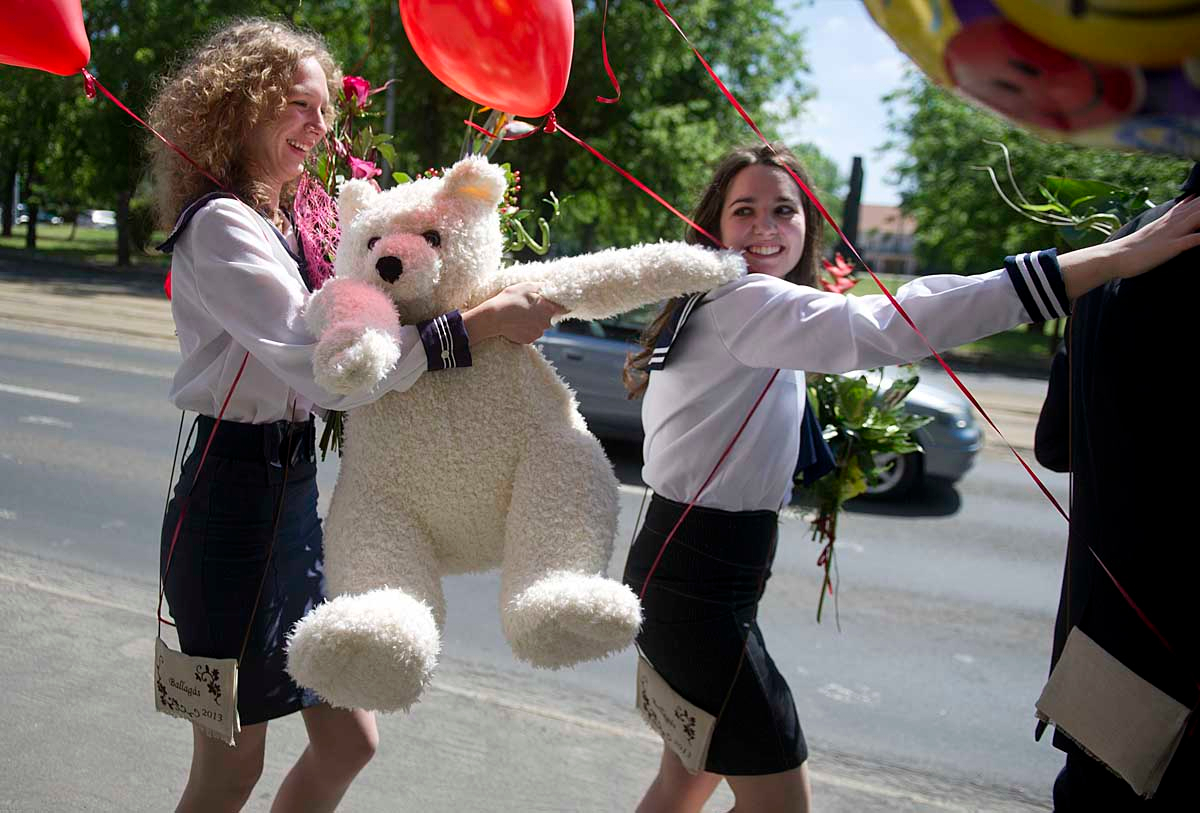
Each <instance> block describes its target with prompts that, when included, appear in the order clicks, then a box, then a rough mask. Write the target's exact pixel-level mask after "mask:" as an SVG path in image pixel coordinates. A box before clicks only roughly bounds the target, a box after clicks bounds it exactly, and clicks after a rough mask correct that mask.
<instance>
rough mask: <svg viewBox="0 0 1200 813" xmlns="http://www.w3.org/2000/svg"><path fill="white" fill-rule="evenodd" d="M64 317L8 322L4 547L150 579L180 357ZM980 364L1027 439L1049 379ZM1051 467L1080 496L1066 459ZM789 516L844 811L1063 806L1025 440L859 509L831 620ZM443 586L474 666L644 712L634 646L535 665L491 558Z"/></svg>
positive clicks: (3, 381) (1060, 530)
mask: <svg viewBox="0 0 1200 813" xmlns="http://www.w3.org/2000/svg"><path fill="white" fill-rule="evenodd" d="M48 329H52V328H48V327H47V326H46V325H43V326H42V327H41V328H39V330H38V331H27V330H25V329H21V328H19V327H17V328H15V329H14V328H11V327H10V328H0V549H7V550H8V551H10V552H12V553H15V554H32V555H33V556H36V557H38V559H41V560H49V561H51V562H61V563H63V565H64V566H71V567H80V568H83V569H84V570H86V571H87V572H88V573H93V574H99V575H101V576H102V575H103V574H111V575H113V576H119V577H121V578H123V579H129V580H132V581H133V582H136V583H142V584H144V585H146V586H148V587H149V586H152V585H153V583H154V581H155V578H156V577H155V569H156V556H157V539H158V525H159V518H160V517H161V512H162V507H163V500H164V497H165V495H166V492H167V480H168V475H169V472H170V468H171V450H172V449H173V448H174V445H175V440H176V433H177V429H178V427H179V414H178V412H176V411H174V410H173V409H172V408H171V406H170V405H169V404H168V403H167V402H166V401H165V392H166V389H167V385H168V381H169V377H170V375H171V372H172V371H173V368H174V364H175V361H176V359H177V354H176V353H175V352H174V351H173V350H170V349H166V346H165V345H164V344H162V343H161V342H160V343H158V346H157V347H155V346H146V345H144V344H143V345H133V344H126V343H124V342H125V341H126V340H127V339H122V340H120V341H118V342H108V341H97V340H95V339H85V338H80V337H78V336H73V337H69V336H61V335H60V336H56V335H51V334H50V333H48V332H45V331H46V330H48ZM151 344H152V345H153V342H152V343H151ZM974 382H975V383H972V379H970V378H969V377H968V384H969V385H971V386H972V387H975V385H976V384H978V386H979V388H980V389H981V390H984V391H992V392H995V393H996V394H997V397H999V398H1000V400H1001V401H1002V402H1004V411H1005V414H1006V415H1007V416H1008V417H1010V418H1013V419H1014V420H1016V423H1017V424H1018V429H1017V431H1016V434H1017V435H1021V436H1022V437H1026V436H1027V435H1028V423H1029V417H1028V413H1029V412H1030V404H1034V405H1036V396H1037V394H1038V393H1039V392H1040V389H1039V388H1040V386H1041V385H1040V384H1039V383H1037V382H1020V381H1011V382H1010V381H1007V380H1004V379H994V378H984V377H981V378H977V379H974ZM1001 396H1003V397H1001ZM1005 398H1009V399H1010V400H1009V401H1007V402H1005V401H1004V399H1005ZM984 403H985V404H987V403H989V401H988V400H987V399H986V398H985V399H984ZM1022 411H1024V413H1026V417H1025V422H1024V423H1023V424H1022V423H1021V418H1020V415H1021V413H1022ZM186 428H187V427H186V426H185V427H184V429H185V432H186ZM610 452H611V454H612V456H613V457H614V462H615V463H616V465H617V467H618V470H619V472H620V473H621V474H622V477H623V479H624V480H625V481H626V482H627V483H628V485H627V486H626V487H625V488H624V489H623V492H624V493H623V495H622V506H621V507H622V527H621V531H620V534H619V539H618V545H617V551H616V553H615V555H614V558H613V567H612V570H613V572H614V574H619V571H620V568H621V564H622V562H623V558H624V553H625V550H626V549H627V546H628V540H629V538H630V536H631V534H632V530H633V522H634V519H635V517H636V516H637V513H638V507H639V503H640V497H641V490H640V489H639V488H637V485H636V484H637V477H636V471H637V463H636V459H635V458H636V450H629V449H626V448H619V447H614V448H612V449H610ZM336 470H337V466H336V462H335V461H332V460H331V461H328V462H327V463H326V464H325V465H324V466H323V467H322V469H321V475H320V484H321V488H322V491H323V503H324V504H327V500H328V498H329V495H330V493H331V492H332V488H333V484H334V482H335V480H336ZM1039 474H1041V475H1042V476H1043V479H1046V481H1047V483H1048V484H1049V485H1050V486H1051V488H1052V489H1053V490H1054V491H1055V492H1056V494H1057V495H1058V496H1059V498H1060V500H1063V499H1064V498H1065V490H1066V480H1065V478H1064V477H1061V476H1057V475H1051V474H1049V473H1046V472H1043V471H1041V470H1039ZM782 533H783V537H782V539H781V544H780V547H779V554H778V558H777V562H776V566H775V568H774V575H773V577H772V581H771V584H770V586H769V588H768V591H767V596H766V598H765V599H764V602H763V607H762V624H763V628H764V631H765V634H766V637H767V640H768V642H769V643H770V646H771V650H772V653H773V655H774V657H775V659H776V662H777V663H778V664H779V667H780V668H781V670H783V672H784V674H785V675H786V676H787V678H788V680H789V682H790V683H791V686H792V688H793V691H794V693H795V696H796V703H797V706H798V708H799V712H800V716H801V720H802V722H803V724H804V726H805V730H806V732H807V734H808V737H809V743H810V749H811V751H812V754H813V761H812V764H813V769H814V772H815V774H816V776H817V783H816V785H817V788H818V798H820V792H821V788H822V782H823V781H826V780H828V781H829V782H830V784H831V786H834V787H837V788H840V789H841V790H843V791H845V792H847V793H849V792H851V791H853V792H854V793H861V794H862V796H863V798H864V799H871V800H874V801H873V803H872V804H869V805H868V804H866V803H865V802H859V803H856V804H855V805H853V806H849V807H844V808H838V809H845V810H867V809H871V810H874V809H878V810H897V809H913V810H922V809H952V810H975V809H987V810H1032V809H1044V808H1045V807H1047V806H1048V798H1049V787H1050V783H1051V782H1052V780H1053V776H1054V774H1055V773H1056V771H1057V769H1058V766H1059V764H1060V756H1059V754H1058V752H1056V751H1054V750H1053V749H1052V748H1051V747H1050V746H1049V744H1048V743H1047V742H1043V743H1041V744H1037V743H1034V742H1033V739H1032V730H1033V714H1032V709H1033V702H1034V700H1035V699H1036V697H1037V693H1038V691H1039V690H1040V687H1041V684H1042V681H1043V680H1044V677H1045V672H1046V667H1047V663H1048V657H1049V644H1050V634H1051V628H1052V624H1053V611H1054V607H1055V604H1056V601H1057V593H1058V579H1059V575H1060V568H1061V559H1062V553H1063V547H1064V544H1065V538H1066V523H1065V522H1064V521H1063V519H1062V518H1061V517H1059V516H1058V515H1057V513H1055V511H1054V509H1053V508H1052V507H1051V506H1050V505H1049V504H1048V502H1047V501H1046V500H1045V498H1044V497H1043V496H1042V495H1041V494H1040V493H1039V492H1038V490H1037V489H1036V487H1035V486H1034V485H1033V484H1032V483H1031V482H1030V481H1029V479H1028V475H1026V474H1025V472H1024V471H1023V470H1022V469H1021V468H1020V467H1019V466H1018V465H1017V464H1016V462H1015V461H1013V460H1012V459H1011V457H1010V456H1009V455H1008V453H1007V452H1001V451H999V450H997V449H996V448H994V447H989V448H988V449H986V450H985V451H984V453H983V454H981V455H980V458H979V460H978V462H977V465H976V468H975V469H974V470H973V471H972V472H971V473H970V474H968V475H967V477H966V478H965V479H964V480H963V481H962V482H961V483H960V484H958V486H957V487H955V488H950V487H947V486H936V487H933V488H931V489H928V490H927V492H926V493H925V494H923V495H922V496H920V497H919V498H917V499H914V500H909V501H906V502H904V503H902V504H863V505H855V506H853V507H852V510H851V511H850V513H849V515H848V516H847V517H846V518H845V519H844V520H843V522H842V526H841V533H840V542H839V544H840V549H841V554H840V556H839V560H838V561H839V565H840V566H839V572H840V592H839V602H838V606H839V609H840V612H839V616H840V622H841V623H840V625H841V631H840V632H839V630H838V628H837V625H835V623H834V616H833V614H832V613H827V615H826V617H825V620H824V622H823V623H822V624H820V625H818V624H817V623H816V622H815V620H814V614H815V613H814V611H815V606H816V599H817V591H818V587H819V583H820V581H819V576H820V572H819V570H818V569H817V568H816V566H815V558H816V553H817V551H816V549H815V546H814V545H813V543H812V542H810V541H809V539H808V536H807V534H806V529H805V524H804V522H803V521H802V519H800V518H798V517H797V518H793V519H791V520H789V521H787V522H785V524H784V526H783V532H782ZM446 592H447V603H448V606H449V608H450V612H449V620H448V624H447V629H446V636H445V647H444V651H445V653H446V655H447V657H448V658H449V659H452V660H453V661H454V662H455V663H456V664H457V666H456V667H455V668H456V670H458V673H459V674H463V673H466V674H470V675H471V676H472V677H473V678H477V679H478V680H479V681H483V682H485V683H488V684H489V685H495V686H496V687H500V688H503V687H505V686H517V685H519V686H525V687H529V690H530V691H531V692H536V693H537V696H538V702H539V703H541V704H543V706H544V707H547V708H558V709H561V710H562V713H563V714H567V715H583V716H587V717H589V719H606V718H609V719H611V718H613V716H614V714H615V712H614V711H613V710H614V709H622V710H627V709H628V706H629V703H630V694H631V691H630V690H631V685H632V671H633V661H632V657H631V655H630V654H629V653H626V654H625V655H623V656H621V657H618V658H613V659H610V660H608V661H605V662H603V663H597V664H588V665H586V666H584V667H580V668H578V669H575V670H571V671H565V672H556V673H545V672H537V671H535V670H531V669H527V668H526V667H524V666H522V665H521V664H518V663H517V662H515V661H514V659H513V658H512V656H511V654H510V653H509V652H508V648H507V645H506V644H505V642H504V640H503V638H502V636H501V634H500V630H499V624H498V621H497V618H496V606H497V594H498V587H497V578H496V576H495V574H484V575H479V576H469V577H455V578H453V579H450V580H448V583H447V590H446ZM152 593H153V591H152V589H151V590H148V591H147V593H146V594H147V595H152ZM148 609H149V608H148ZM463 670H465V672H464V671H463ZM622 713H624V712H622ZM622 719H625V718H624V717H623V718H622ZM822 771H824V773H822ZM830 777H832V779H829V778H830ZM838 777H841V779H838ZM846 777H851V778H850V779H846ZM839 782H840V784H839ZM713 809H718V808H716V807H714V808H713ZM830 809H833V808H830Z"/></svg>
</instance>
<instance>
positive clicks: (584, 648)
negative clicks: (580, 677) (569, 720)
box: [504, 572, 642, 669]
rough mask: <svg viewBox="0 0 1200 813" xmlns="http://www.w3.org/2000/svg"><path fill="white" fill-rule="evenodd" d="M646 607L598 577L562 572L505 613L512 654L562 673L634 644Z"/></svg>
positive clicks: (616, 584) (542, 581)
mask: <svg viewBox="0 0 1200 813" xmlns="http://www.w3.org/2000/svg"><path fill="white" fill-rule="evenodd" d="M641 623H642V608H641V604H640V603H639V602H638V599H637V596H635V595H634V594H633V592H632V591H631V590H630V589H629V588H628V587H626V586H625V585H623V584H621V583H620V582H617V581H613V580H612V579H608V578H605V577H604V576H599V575H585V574H582V573H570V572H559V573H552V574H550V575H548V576H545V577H543V578H541V579H539V580H538V581H536V582H534V583H533V584H532V585H530V586H529V587H528V588H526V589H525V590H524V591H522V592H521V593H520V594H519V595H517V596H516V597H515V598H513V600H512V601H511V602H509V604H508V606H507V607H505V609H504V630H505V634H506V635H507V637H508V641H509V644H510V645H511V646H512V650H513V654H515V655H516V656H517V657H518V658H521V659H522V660H524V661H527V662H529V663H531V664H533V665H534V666H541V667H546V668H550V669H558V668H560V667H563V666H571V665H573V664H576V663H579V662H581V661H587V660H597V659H599V658H603V657H605V656H607V655H611V654H612V653H614V652H619V651H620V650H622V649H624V648H625V647H627V646H629V645H630V644H631V643H633V639H634V637H635V636H636V635H637V631H638V628H639V627H640V626H641Z"/></svg>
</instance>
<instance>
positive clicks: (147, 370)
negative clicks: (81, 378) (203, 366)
mask: <svg viewBox="0 0 1200 813" xmlns="http://www.w3.org/2000/svg"><path fill="white" fill-rule="evenodd" d="M4 356H6V357H8V358H14V359H21V360H22V361H44V362H47V363H52V364H65V365H68V366H71V367H84V368H87V369H89V370H108V371H110V372H114V373H129V374H130V375H144V376H147V377H149V378H162V379H166V380H170V379H171V377H172V376H174V374H175V371H174V368H173V367H172V368H166V367H141V366H138V365H136V364H123V363H120V362H115V361H110V360H108V359H95V358H88V357H86V356H62V355H52V354H47V353H45V352H43V351H40V350H30V349H27V348H23V347H7V348H5V349H4Z"/></svg>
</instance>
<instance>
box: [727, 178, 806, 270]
mask: <svg viewBox="0 0 1200 813" xmlns="http://www.w3.org/2000/svg"><path fill="white" fill-rule="evenodd" d="M805 225H806V224H805V222H804V209H803V207H802V206H801V204H800V188H799V187H798V186H796V182H795V181H793V180H792V178H791V176H790V175H788V174H787V173H786V172H784V171H783V170H782V169H779V168H778V167H773V166H768V165H766V164H751V165H750V166H748V167H746V168H745V169H743V170H742V171H741V172H739V173H738V174H737V175H735V176H733V182H732V183H730V184H729V188H728V189H727V190H726V192H725V202H724V205H723V206H722V207H721V235H720V237H721V242H723V243H724V244H725V245H727V246H729V248H731V249H733V250H734V251H740V252H741V253H742V256H743V257H745V258H746V266H747V267H748V268H749V270H750V271H751V272H752V273H758V274H768V275H770V276H772V277H779V278H780V279H782V278H783V277H785V276H787V274H788V272H789V271H791V270H792V269H793V268H794V267H795V266H796V263H798V262H799V261H800V256H801V255H802V254H803V253H804V233H805Z"/></svg>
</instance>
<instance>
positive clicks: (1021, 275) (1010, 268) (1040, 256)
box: [1004, 248, 1071, 322]
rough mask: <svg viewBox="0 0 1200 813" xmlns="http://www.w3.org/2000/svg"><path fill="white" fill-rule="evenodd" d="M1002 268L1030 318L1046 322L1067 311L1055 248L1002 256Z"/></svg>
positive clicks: (1063, 314)
mask: <svg viewBox="0 0 1200 813" xmlns="http://www.w3.org/2000/svg"><path fill="white" fill-rule="evenodd" d="M1004 269H1005V270H1006V271H1007V272H1008V278H1009V279H1010V280H1012V284H1013V287H1014V288H1016V289H1017V296H1019V297H1020V298H1021V304H1022V305H1024V306H1025V310H1026V311H1028V312H1029V319H1030V321H1033V322H1046V321H1049V320H1050V319H1057V318H1059V317H1060V316H1067V315H1069V314H1070V312H1071V300H1070V299H1068V298H1067V287H1066V285H1065V284H1063V277H1062V271H1061V270H1060V269H1059V267H1058V252H1057V251H1055V250H1054V249H1052V248H1050V249H1046V250H1045V251H1036V252H1030V253H1028V254H1017V255H1015V256H1012V257H1005V258H1004Z"/></svg>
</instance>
